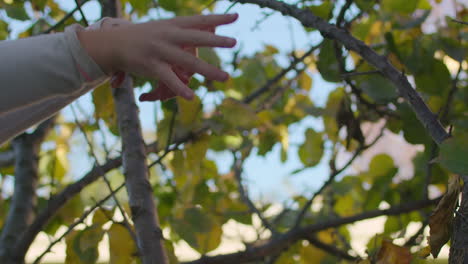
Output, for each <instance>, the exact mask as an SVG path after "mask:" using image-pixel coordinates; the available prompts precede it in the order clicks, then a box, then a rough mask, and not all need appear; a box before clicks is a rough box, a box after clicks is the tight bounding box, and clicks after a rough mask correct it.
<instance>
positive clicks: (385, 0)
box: [380, 0, 419, 14]
mask: <svg viewBox="0 0 468 264" xmlns="http://www.w3.org/2000/svg"><path fill="white" fill-rule="evenodd" d="M418 3H419V0H411V1H407V0H382V1H381V3H380V6H381V8H382V10H384V11H387V12H398V13H404V14H409V13H413V12H414V11H415V10H416V8H417V7H418Z"/></svg>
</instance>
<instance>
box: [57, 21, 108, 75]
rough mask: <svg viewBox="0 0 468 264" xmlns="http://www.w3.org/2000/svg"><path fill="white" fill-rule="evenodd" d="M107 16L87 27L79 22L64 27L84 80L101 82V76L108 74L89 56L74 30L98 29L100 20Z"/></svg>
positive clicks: (66, 37) (100, 23)
mask: <svg viewBox="0 0 468 264" xmlns="http://www.w3.org/2000/svg"><path fill="white" fill-rule="evenodd" d="M107 18H108V17H104V18H102V19H101V20H99V21H97V22H96V23H94V24H92V25H91V26H89V27H87V28H84V27H83V26H81V25H79V24H73V25H70V26H68V27H66V28H65V39H66V42H67V44H68V46H69V47H70V50H71V53H72V56H73V58H74V60H75V64H76V67H77V69H78V71H79V72H80V76H81V77H82V79H83V80H84V82H87V83H89V82H91V83H93V82H97V83H101V82H102V80H103V78H107V77H110V76H108V75H106V73H105V72H104V71H103V70H102V68H101V67H100V66H99V65H98V64H97V63H96V62H95V61H94V60H93V58H91V56H90V55H89V54H88V52H87V51H86V49H85V48H84V47H83V46H82V45H81V42H80V41H79V39H78V36H77V34H76V32H78V31H83V30H98V29H100V28H101V25H102V22H103V21H104V20H105V19H107Z"/></svg>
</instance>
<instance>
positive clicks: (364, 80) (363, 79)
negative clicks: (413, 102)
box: [356, 74, 397, 103]
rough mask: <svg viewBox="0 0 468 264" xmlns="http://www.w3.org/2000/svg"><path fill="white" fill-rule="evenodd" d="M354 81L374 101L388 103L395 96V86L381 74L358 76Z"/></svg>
mask: <svg viewBox="0 0 468 264" xmlns="http://www.w3.org/2000/svg"><path fill="white" fill-rule="evenodd" d="M356 81H357V82H358V85H359V88H361V89H362V90H363V91H364V92H365V93H366V94H367V95H369V97H370V98H372V100H374V101H375V102H376V103H388V102H390V101H392V100H394V99H396V97H397V92H396V87H395V86H394V85H393V83H391V82H390V81H389V80H387V79H386V78H384V77H383V76H381V75H377V74H372V75H368V76H359V77H357V78H356Z"/></svg>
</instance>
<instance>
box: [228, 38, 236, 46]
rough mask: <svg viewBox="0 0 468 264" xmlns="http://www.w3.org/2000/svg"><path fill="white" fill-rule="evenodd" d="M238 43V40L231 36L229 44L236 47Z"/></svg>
mask: <svg viewBox="0 0 468 264" xmlns="http://www.w3.org/2000/svg"><path fill="white" fill-rule="evenodd" d="M236 44H237V40H236V39H234V38H229V40H228V45H229V46H232V47H234V46H235V45H236Z"/></svg>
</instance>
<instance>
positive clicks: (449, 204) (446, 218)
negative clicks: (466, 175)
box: [429, 175, 461, 258]
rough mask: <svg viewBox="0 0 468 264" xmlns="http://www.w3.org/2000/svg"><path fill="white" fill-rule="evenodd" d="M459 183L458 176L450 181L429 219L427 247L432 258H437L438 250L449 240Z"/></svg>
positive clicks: (459, 187)
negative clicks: (429, 248)
mask: <svg viewBox="0 0 468 264" xmlns="http://www.w3.org/2000/svg"><path fill="white" fill-rule="evenodd" d="M460 181H461V180H460V176H458V175H457V176H453V177H452V178H451V179H450V181H449V183H448V189H447V192H446V193H445V194H444V196H443V197H442V199H441V200H440V202H439V204H437V207H436V208H435V210H434V211H433V212H432V214H431V216H430V217H429V227H430V229H429V234H430V236H429V246H430V247H431V253H432V256H434V258H437V256H438V255H439V252H440V249H441V248H442V247H443V246H444V245H445V243H447V242H448V241H449V239H450V235H451V233H452V224H453V218H454V217H453V213H454V211H455V208H456V206H457V202H458V197H459V195H460V191H461V185H460V184H461V183H460Z"/></svg>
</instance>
